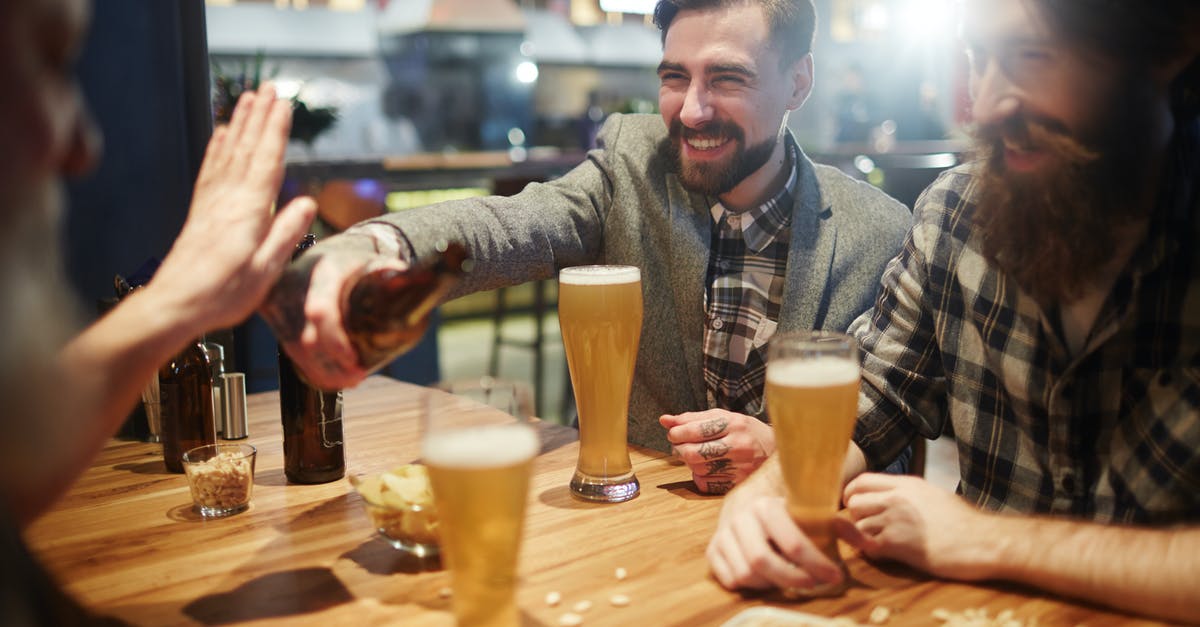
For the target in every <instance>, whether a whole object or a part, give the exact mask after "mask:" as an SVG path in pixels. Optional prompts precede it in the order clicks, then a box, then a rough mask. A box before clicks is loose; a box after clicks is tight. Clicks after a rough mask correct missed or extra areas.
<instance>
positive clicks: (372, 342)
mask: <svg viewBox="0 0 1200 627" xmlns="http://www.w3.org/2000/svg"><path fill="white" fill-rule="evenodd" d="M438 248H439V251H438V254H437V255H436V256H435V257H433V258H432V259H430V260H428V262H426V263H424V264H420V265H416V266H413V267H412V268H409V269H407V270H396V269H392V268H382V269H379V270H375V271H373V272H368V273H367V274H365V275H363V276H362V277H361V278H359V279H358V281H356V282H355V284H354V287H353V288H351V290H350V294H349V296H348V297H347V299H346V303H345V305H344V307H343V312H342V314H343V315H342V317H343V320H344V321H345V322H344V324H345V326H346V334H347V335H348V336H349V337H350V341H351V343H353V344H354V348H355V350H356V351H357V352H358V359H359V363H360V364H361V365H362V367H363V368H364V369H365V370H367V371H374V370H377V369H379V368H380V367H382V366H384V365H386V364H387V363H388V362H389V361H391V360H392V359H393V358H395V357H397V356H399V355H400V354H402V353H404V352H405V351H407V350H409V349H411V348H412V347H413V346H415V345H416V344H417V342H419V341H421V336H422V335H424V333H425V329H426V328H427V327H428V326H429V314H430V313H432V312H433V310H434V308H436V307H437V306H438V304H439V303H440V302H441V301H442V299H443V298H444V297H445V296H446V294H447V293H448V292H449V291H450V290H451V289H452V288H453V287H454V286H455V285H456V284H457V283H458V281H459V279H461V278H462V275H463V273H464V272H466V270H467V263H466V262H467V250H466V248H464V247H463V246H462V245H460V244H456V243H450V244H446V245H442V246H439V247H438Z"/></svg>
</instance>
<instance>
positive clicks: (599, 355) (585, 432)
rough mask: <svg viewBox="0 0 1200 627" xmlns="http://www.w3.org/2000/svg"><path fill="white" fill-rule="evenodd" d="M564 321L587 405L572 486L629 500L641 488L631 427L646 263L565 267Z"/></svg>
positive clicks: (578, 396) (578, 397) (582, 406)
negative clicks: (642, 265)
mask: <svg viewBox="0 0 1200 627" xmlns="http://www.w3.org/2000/svg"><path fill="white" fill-rule="evenodd" d="M558 323H559V327H560V328H561V329H562V336H563V345H564V346H565V347H566V352H567V365H568V366H569V368H570V371H571V385H572V386H574V388H575V406H576V407H577V408H578V409H579V462H578V465H577V466H576V468H575V476H574V477H572V478H571V492H572V493H573V494H574V495H575V496H577V497H579V498H581V499H585V500H588V501H601V502H606V503H619V502H621V501H628V500H629V499H631V498H633V497H635V496H637V494H638V480H637V477H635V476H634V474H633V464H632V463H630V461H629V448H628V446H627V444H626V434H627V433H628V430H629V425H628V420H629V390H630V386H632V384H633V365H634V362H635V361H636V360H637V352H638V341H639V340H640V339H641V336H642V273H641V271H640V270H639V269H637V268H635V267H632V266H578V267H574V268H564V269H563V270H562V271H561V272H559V274H558Z"/></svg>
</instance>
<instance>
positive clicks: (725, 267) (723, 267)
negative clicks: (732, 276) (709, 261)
mask: <svg viewBox="0 0 1200 627" xmlns="http://www.w3.org/2000/svg"><path fill="white" fill-rule="evenodd" d="M717 269H718V270H720V271H721V272H729V262H728V261H725V260H724V259H722V260H720V261H718V262H717Z"/></svg>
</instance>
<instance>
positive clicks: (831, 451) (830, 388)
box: [766, 334, 859, 594]
mask: <svg viewBox="0 0 1200 627" xmlns="http://www.w3.org/2000/svg"><path fill="white" fill-rule="evenodd" d="M812 337H819V338H825V339H824V340H816V341H813V340H811V339H810V338H812ZM771 342H772V347H771V348H770V353H769V360H768V362H767V381H766V404H767V415H768V416H770V418H771V424H772V425H773V426H774V427H775V441H776V445H777V449H778V451H779V464H780V469H781V471H782V474H783V480H784V484H785V485H786V486H787V508H788V513H789V514H790V515H791V517H792V519H793V520H795V521H796V524H797V525H799V526H800V528H801V529H803V530H804V532H805V533H806V534H807V535H808V537H809V538H810V539H811V540H812V541H813V544H815V545H816V546H817V548H819V549H820V550H821V551H822V552H823V553H824V554H825V556H826V557H828V558H829V559H830V560H832V561H833V562H834V563H835V564H839V565H841V564H842V559H841V556H840V555H839V554H838V549H837V538H836V536H835V535H834V531H833V521H834V517H835V516H836V515H837V510H838V505H839V503H840V501H841V499H840V496H841V491H842V470H843V468H842V467H843V465H844V464H845V461H846V450H847V448H848V447H849V444H850V436H851V435H852V433H853V431H854V421H855V418H856V417H857V408H858V386H859V369H858V361H857V356H856V354H855V348H854V341H853V340H852V339H851V338H849V337H847V336H840V335H830V334H820V335H815V336H810V335H808V334H803V335H799V336H796V335H792V336H786V335H785V336H782V337H778V338H773V339H772V340H771ZM776 344H778V345H776ZM843 568H844V566H843ZM841 590H842V586H835V587H831V588H829V589H824V590H815V591H808V593H809V594H829V593H837V592H840V591H841Z"/></svg>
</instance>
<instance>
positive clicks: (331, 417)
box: [316, 390, 342, 448]
mask: <svg viewBox="0 0 1200 627" xmlns="http://www.w3.org/2000/svg"><path fill="white" fill-rule="evenodd" d="M330 396H333V403H334V406H333V408H332V409H333V411H328V410H327V409H326V407H325V399H327V398H329V397H330ZM316 397H317V403H318V404H319V409H320V412H319V413H320V416H321V446H322V447H323V448H334V447H338V446H341V445H342V441H341V439H340V438H341V437H342V392H341V390H338V393H337V394H336V395H331V394H317V395H316ZM330 432H332V434H331V433H330ZM333 438H339V439H333Z"/></svg>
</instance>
